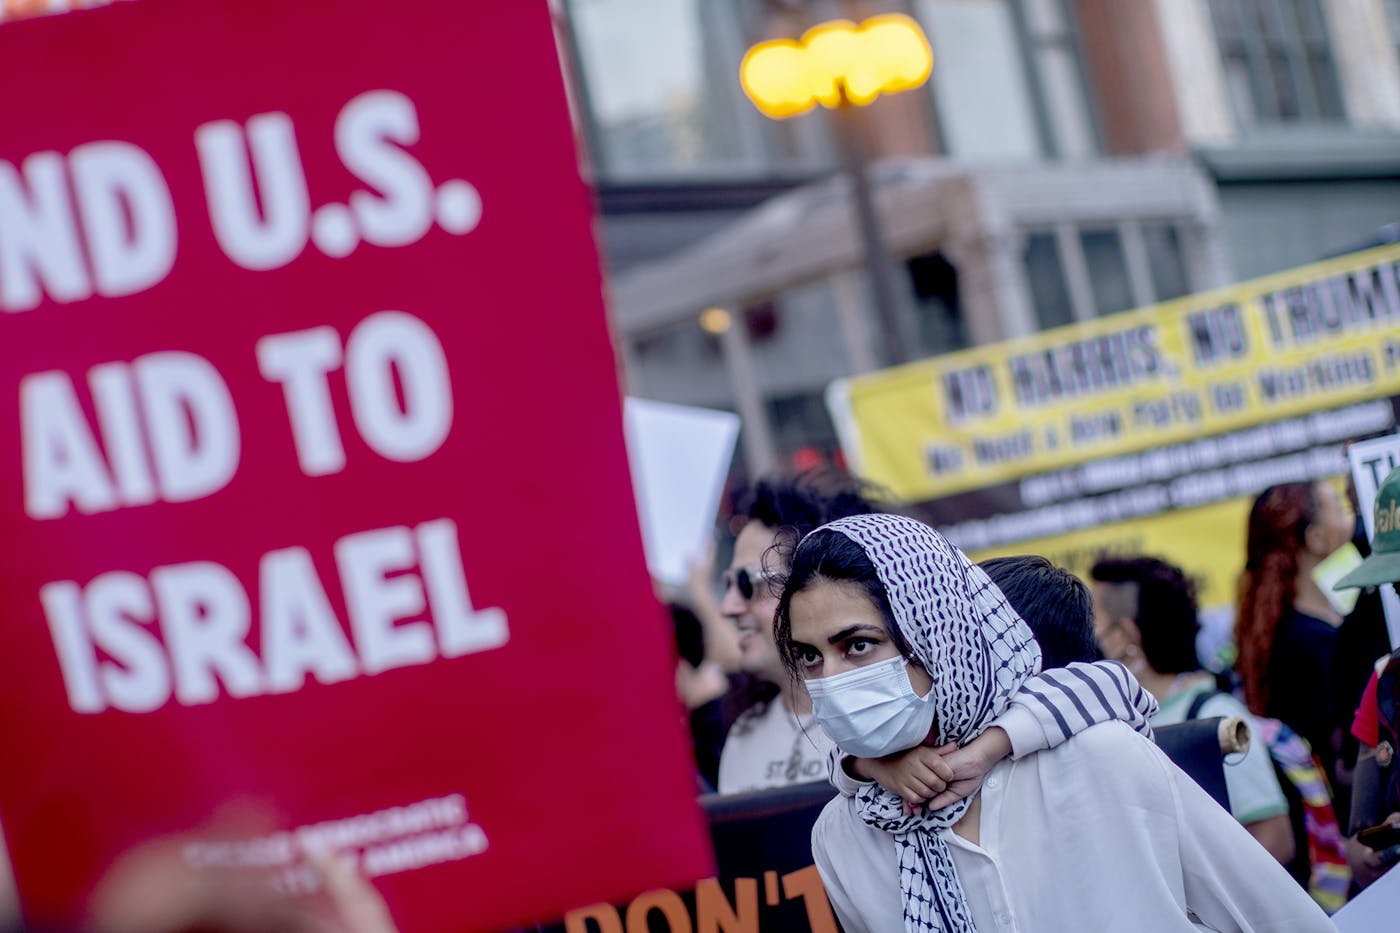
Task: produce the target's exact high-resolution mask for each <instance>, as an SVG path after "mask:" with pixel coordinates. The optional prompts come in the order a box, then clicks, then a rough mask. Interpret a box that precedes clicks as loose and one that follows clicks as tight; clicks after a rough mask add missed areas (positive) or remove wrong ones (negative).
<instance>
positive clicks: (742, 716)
mask: <svg viewBox="0 0 1400 933" xmlns="http://www.w3.org/2000/svg"><path fill="white" fill-rule="evenodd" d="M873 511H876V506H875V505H874V504H873V503H872V502H871V501H870V500H869V498H867V493H866V492H865V491H864V490H863V489H862V488H861V485H860V484H859V483H858V482H857V481H856V480H854V479H852V478H850V477H847V476H844V475H838V474H820V475H817V474H803V475H801V476H798V477H797V478H796V479H791V480H786V479H784V480H778V479H769V480H761V481H759V483H758V484H757V485H756V486H755V487H754V489H753V491H752V494H751V495H750V497H749V504H748V507H747V508H745V509H744V510H743V514H744V516H745V517H746V518H747V522H746V523H745V525H744V527H743V528H742V529H741V530H740V532H739V536H738V538H737V539H736V540H735V542H734V557H733V559H732V560H731V561H730V565H729V569H728V570H726V571H725V572H724V576H723V578H722V582H723V584H724V597H723V599H722V601H721V602H720V612H722V613H723V614H724V616H725V617H726V618H727V619H729V620H730V621H731V622H733V623H734V625H735V627H736V628H737V629H738V631H739V649H740V652H741V655H740V659H739V670H740V672H741V676H740V677H739V678H738V681H737V683H736V685H735V688H734V689H733V690H732V691H731V692H730V695H729V696H728V697H727V698H726V701H727V702H726V705H727V706H728V707H729V709H728V712H729V714H730V716H733V717H734V718H733V725H732V726H731V727H730V729H729V734H728V735H727V737H726V738H725V742H724V749H723V751H722V753H721V755H720V763H719V785H718V788H719V792H720V793H722V794H735V793H743V792H745V791H752V790H761V789H764V788H769V787H783V786H786V785H789V784H801V783H806V782H808V781H824V780H826V778H827V753H828V751H829V750H830V748H831V742H830V740H829V739H827V737H826V734H825V733H824V732H822V730H821V729H819V728H817V727H816V726H814V725H813V724H812V721H811V712H812V702H811V700H810V699H808V697H807V691H806V690H805V689H804V688H803V687H802V685H801V684H800V683H795V682H793V681H792V679H791V678H789V677H788V676H787V674H786V672H785V671H784V670H783V664H782V661H781V660H780V659H779V656H778V649H777V645H776V644H775V643H774V641H773V613H774V610H776V609H777V606H778V592H779V590H780V588H781V587H780V584H781V577H782V575H783V574H785V573H786V572H787V566H786V560H787V556H788V554H790V546H791V545H792V544H795V543H796V541H797V540H798V539H799V538H801V537H802V536H803V535H805V534H807V532H809V531H811V530H812V529H814V528H816V527H817V526H819V525H823V524H825V523H826V522H829V521H835V520H836V519H838V518H843V517H845V516H847V515H860V514H866V513H869V512H873ZM783 542H786V543H787V544H788V545H789V547H788V548H786V549H785V548H783V547H780V546H779V547H775V545H780V544H781V543H783Z"/></svg>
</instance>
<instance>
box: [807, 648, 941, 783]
mask: <svg viewBox="0 0 1400 933" xmlns="http://www.w3.org/2000/svg"><path fill="white" fill-rule="evenodd" d="M905 663H906V662H905V660H904V658H902V657H899V658H890V659H889V660H887V661H880V662H878V663H876V664H870V665H867V666H865V667H860V668H857V669H855V670H853V671H846V672H845V673H843V674H836V675H833V676H831V677H822V678H819V679H817V680H809V681H807V693H808V695H810V696H811V698H812V718H813V719H815V720H816V723H817V725H819V726H821V727H822V729H823V730H825V731H826V734H827V735H829V736H830V737H831V740H832V741H833V742H835V743H836V744H837V745H838V746H840V747H841V750H842V751H844V752H845V753H846V754H848V755H854V756H856V757H857V758H879V757H881V756H882V755H889V754H893V753H894V752H900V751H903V750H904V749H906V748H913V747H914V746H915V745H918V744H919V743H920V742H922V741H923V740H924V738H925V737H926V736H927V735H928V732H929V729H930V728H932V726H933V712H934V709H933V691H932V690H930V691H929V692H928V695H927V696H922V697H921V696H919V695H918V694H917V693H915V692H914V685H913V684H912V683H910V682H909V671H908V669H907V668H906V667H905Z"/></svg>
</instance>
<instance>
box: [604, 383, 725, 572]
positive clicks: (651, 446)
mask: <svg viewBox="0 0 1400 933" xmlns="http://www.w3.org/2000/svg"><path fill="white" fill-rule="evenodd" d="M623 426H624V429H625V431H626V434H627V455H628V459H629V461H630V462H631V465H632V485H633V488H634V490H635V492H636V495H637V512H638V514H639V515H640V516H641V521H642V542H643V544H644V545H645V546H646V554H647V567H648V569H650V570H651V575H652V576H653V577H655V578H656V579H658V580H660V581H661V582H662V583H665V584H668V585H670V586H681V585H683V584H684V583H685V580H686V574H687V570H688V568H689V566H690V564H691V562H692V561H695V560H697V559H699V558H701V557H703V556H704V555H705V551H706V549H707V548H708V547H709V544H710V539H711V537H712V535H713V533H714V522H715V512H716V510H717V509H718V507H719V497H720V493H721V492H723V490H724V479H725V477H726V476H727V475H728V474H729V464H730V461H731V460H732V459H733V458H734V443H735V441H736V440H737V439H738V436H739V416H738V415H735V414H733V413H731V412H727V411H713V410H711V409H708V408H692V407H689V406H686V405H670V404H667V403H664V402H652V401H648V400H646V399H639V398H628V399H627V400H626V402H625V407H624V409H623Z"/></svg>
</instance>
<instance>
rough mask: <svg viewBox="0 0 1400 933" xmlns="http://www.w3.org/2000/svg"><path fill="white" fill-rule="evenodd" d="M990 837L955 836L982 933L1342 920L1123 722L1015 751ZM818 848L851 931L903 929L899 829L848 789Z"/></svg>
mask: <svg viewBox="0 0 1400 933" xmlns="http://www.w3.org/2000/svg"><path fill="white" fill-rule="evenodd" d="M981 795H982V811H981V814H980V817H979V819H980V822H979V827H978V832H979V839H980V844H978V845H974V844H972V843H971V842H968V841H967V840H965V839H963V838H962V837H961V836H959V835H957V834H956V833H953V832H949V833H947V835H946V839H947V842H948V848H949V850H950V852H951V855H952V859H953V865H954V868H955V869H956V871H957V874H958V879H959V881H960V883H961V884H962V888H963V892H964V894H965V895H966V897H967V903H968V908H969V910H970V913H971V916H972V919H973V922H974V924H976V927H977V929H978V930H979V931H983V933H986V931H1002V930H1020V931H1031V933H1055V931H1064V933H1084V931H1091V933H1116V931H1119V930H1125V931H1126V930H1132V931H1134V933H1157V931H1184V930H1219V931H1230V930H1241V931H1243V930H1259V931H1288V933H1295V931H1296V933H1303V931H1307V933H1311V931H1325V930H1335V929H1336V928H1335V927H1334V926H1333V925H1332V923H1331V921H1329V920H1328V919H1327V917H1326V915H1325V914H1323V912H1322V911H1321V910H1320V909H1319V908H1318V907H1317V906H1316V905H1315V904H1314V903H1313V901H1312V899H1311V898H1309V897H1308V895H1307V894H1306V892H1304V891H1303V890H1302V889H1301V888H1300V887H1299V886H1298V884H1297V882H1295V881H1294V880H1293V879H1292V878H1290V877H1289V876H1288V874H1287V873H1286V872H1285V871H1284V870H1283V868H1282V867H1281V866H1280V865H1279V864H1278V863H1277V862H1276V861H1274V859H1273V857H1272V856H1270V855H1269V853H1268V852H1266V851H1265V850H1264V848H1263V847H1262V846H1260V845H1259V843H1258V842H1256V841H1255V840H1254V838H1253V837H1252V836H1250V835H1249V833H1247V832H1246V831H1245V830H1244V828H1243V827H1241V826H1240V825H1239V823H1237V822H1236V821H1235V820H1234V819H1233V818H1232V817H1231V816H1230V814H1229V813H1227V812H1226V811H1225V810H1223V809H1221V807H1220V806H1219V804H1217V803H1216V802H1215V801H1214V800H1212V799H1211V798H1210V796H1209V795H1207V794H1206V793H1205V791H1203V790H1201V789H1200V787H1198V786H1197V785H1196V782H1195V781H1193V780H1191V778H1190V777H1188V776H1186V775H1185V774H1184V773H1183V772H1182V771H1180V770H1179V769H1178V768H1177V767H1176V766H1175V765H1173V764H1172V763H1171V761H1170V760H1169V759H1168V758H1167V757H1166V756H1165V755H1164V754H1162V752H1161V751H1160V750H1159V749H1158V748H1157V747H1156V746H1155V745H1154V744H1153V743H1152V742H1150V741H1148V740H1147V739H1144V738H1143V737H1141V736H1139V735H1136V734H1134V733H1133V731H1132V730H1131V729H1129V728H1128V727H1127V726H1125V725H1123V724H1122V723H1119V722H1110V723H1105V724H1103V725H1099V726H1094V727H1092V728H1090V729H1087V730H1085V731H1084V732H1082V733H1080V734H1079V735H1077V736H1075V737H1074V738H1072V739H1070V740H1069V741H1068V742H1066V743H1064V744H1063V745H1061V746H1059V747H1058V748H1055V749H1053V750H1050V751H1044V752H1039V753H1036V754H1033V755H1029V756H1027V757H1025V758H1022V759H1020V760H1017V761H1003V762H1001V763H1000V764H998V765H996V766H995V767H994V768H992V770H991V771H990V772H988V774H987V777H986V779H985V780H984V781H983V783H982V790H981ZM812 853H813V855H814V856H815V858H816V863H817V867H818V869H819V870H820V871H821V876H822V880H823V882H824V883H825V884H826V889H827V894H828V896H829V897H830V898H831V903H832V906H833V907H834V908H835V910H836V915H837V916H838V917H839V918H840V919H841V924H842V926H843V927H844V928H845V930H846V933H867V931H868V933H903V930H904V919H903V900H902V897H901V895H900V892H899V876H898V871H897V868H896V866H897V856H896V853H895V843H894V837H893V836H891V835H889V834H887V833H885V832H882V831H881V830H878V829H875V828H873V827H871V826H869V825H867V824H866V823H865V822H864V821H863V820H861V818H860V815H859V813H858V812H857V810H856V803H855V800H854V799H853V798H850V797H845V796H838V797H837V798H835V799H834V800H832V801H831V803H830V804H828V805H827V807H826V809H825V810H824V811H823V812H822V815H821V817H820V818H819V819H818V820H817V823H816V826H815V827H813V830H812Z"/></svg>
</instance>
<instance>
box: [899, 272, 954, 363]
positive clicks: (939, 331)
mask: <svg viewBox="0 0 1400 933" xmlns="http://www.w3.org/2000/svg"><path fill="white" fill-rule="evenodd" d="M905 268H907V269H908V270H909V282H910V285H912V286H913V295H914V319H915V321H916V323H917V326H918V331H919V348H920V349H921V350H922V351H923V353H924V355H925V356H937V355H938V354H940V353H950V352H952V351H954V350H961V349H962V348H964V347H966V346H967V330H966V328H965V327H964V326H963V317H962V299H961V297H960V296H959V293H958V270H957V269H956V268H955V267H954V266H953V264H952V263H950V262H949V261H948V258H947V257H946V256H944V255H943V254H942V253H940V252H934V253H926V254H924V255H922V256H913V257H911V258H910V259H908V260H907V261H906V262H905Z"/></svg>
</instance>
